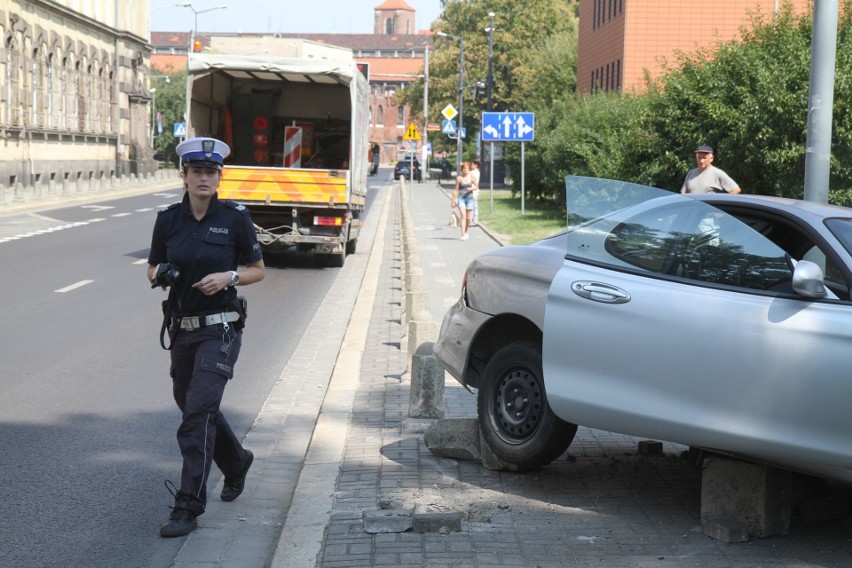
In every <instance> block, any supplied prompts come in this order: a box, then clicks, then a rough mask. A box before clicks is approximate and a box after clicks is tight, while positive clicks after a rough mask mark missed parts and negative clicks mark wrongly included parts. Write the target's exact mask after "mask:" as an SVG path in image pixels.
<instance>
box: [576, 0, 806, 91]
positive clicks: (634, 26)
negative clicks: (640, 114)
mask: <svg viewBox="0 0 852 568" xmlns="http://www.w3.org/2000/svg"><path fill="white" fill-rule="evenodd" d="M785 2H789V3H790V4H791V5H792V6H793V9H794V11H795V13H797V14H802V13H806V12H807V11H808V10H810V9H811V2H812V0H716V1H715V2H684V1H683V0H582V1H581V2H580V37H579V48H578V54H577V90H578V91H579V92H580V93H595V92H606V91H630V90H640V91H641V90H643V89H644V88H645V76H646V74H647V75H648V76H650V77H651V78H654V77H657V76H659V75H660V73H661V71H662V69H663V67H662V58H665V59H667V60H668V61H669V63H671V62H672V61H673V57H674V55H675V53H676V52H677V51H682V52H687V53H688V52H691V51H695V50H696V49H697V48H706V47H712V46H713V45H715V44H717V43H718V42H720V41H728V40H733V39H736V38H738V37H740V29H741V28H742V27H744V26H746V27H747V26H749V25H750V24H751V21H752V20H751V18H752V15H754V14H756V13H759V14H762V15H764V16H769V15H771V14H773V13H775V12H777V11H778V10H779V9H780V8H781V6H782V5H783V4H784V3H785Z"/></svg>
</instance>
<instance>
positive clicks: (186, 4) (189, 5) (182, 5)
mask: <svg viewBox="0 0 852 568" xmlns="http://www.w3.org/2000/svg"><path fill="white" fill-rule="evenodd" d="M175 6H178V7H180V8H189V9H190V10H192V13H193V14H195V24H194V25H193V26H192V36H191V37H190V38H189V50H190V52H191V51H192V48H193V45H194V44H195V36H196V34H198V14H203V13H205V12H212V11H213V10H224V9H225V8H227V7H228V5H227V4H222V5H221V6H214V7H212V8H205V9H204V10H196V9H195V6H193V5H192V2H181V3H179V4H175Z"/></svg>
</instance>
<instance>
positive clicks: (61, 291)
mask: <svg viewBox="0 0 852 568" xmlns="http://www.w3.org/2000/svg"><path fill="white" fill-rule="evenodd" d="M92 282H94V280H80V281H79V282H75V283H74V284H71V285H70V286H66V287H65V288H60V289H59V290H54V292H56V293H57V294H64V293H65V292H70V291H71V290H76V289H77V288H81V287H83V286H85V285H86V284H91V283H92Z"/></svg>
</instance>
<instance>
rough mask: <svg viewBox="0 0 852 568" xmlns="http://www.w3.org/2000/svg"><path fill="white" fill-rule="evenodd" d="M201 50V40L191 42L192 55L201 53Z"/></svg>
mask: <svg viewBox="0 0 852 568" xmlns="http://www.w3.org/2000/svg"><path fill="white" fill-rule="evenodd" d="M201 49H202V46H201V40H200V39H196V40H194V41H193V42H192V51H193V53H201Z"/></svg>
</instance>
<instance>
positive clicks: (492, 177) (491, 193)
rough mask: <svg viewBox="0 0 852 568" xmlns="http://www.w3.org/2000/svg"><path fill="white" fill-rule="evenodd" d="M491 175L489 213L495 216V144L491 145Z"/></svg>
mask: <svg viewBox="0 0 852 568" xmlns="http://www.w3.org/2000/svg"><path fill="white" fill-rule="evenodd" d="M490 162H491V175H490V176H489V178H488V179H489V183H490V189H489V190H488V194H489V195H490V197H491V208H490V209H489V211H488V212H489V213H491V214H492V215H493V214H494V142H492V143H491V160H490Z"/></svg>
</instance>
